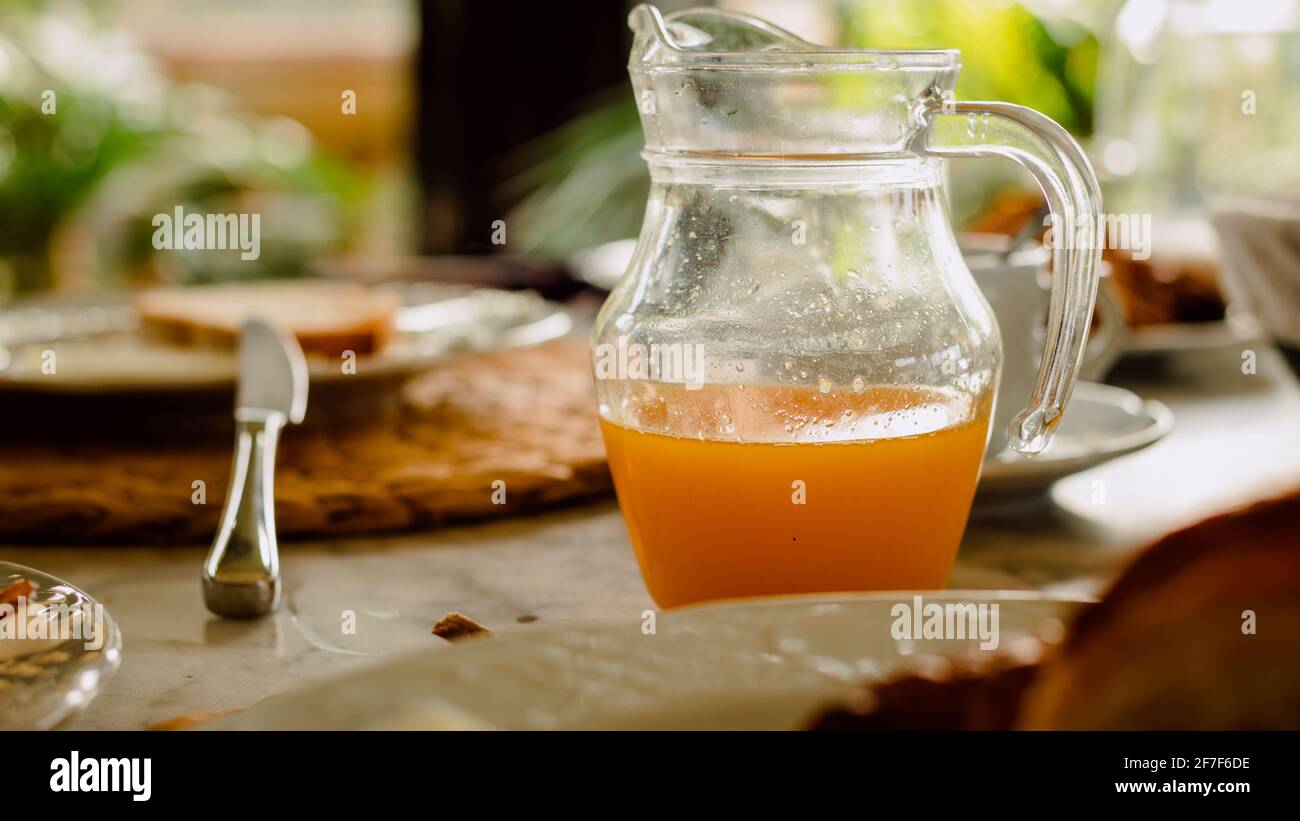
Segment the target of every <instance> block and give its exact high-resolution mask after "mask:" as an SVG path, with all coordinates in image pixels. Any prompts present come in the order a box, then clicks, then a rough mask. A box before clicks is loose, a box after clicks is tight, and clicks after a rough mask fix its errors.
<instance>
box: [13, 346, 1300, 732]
mask: <svg viewBox="0 0 1300 821" xmlns="http://www.w3.org/2000/svg"><path fill="white" fill-rule="evenodd" d="M1240 354H1241V352H1240V351H1231V350H1228V351H1218V352H1207V353H1197V354H1194V355H1190V356H1183V357H1181V358H1179V359H1177V360H1174V361H1172V362H1167V363H1166V364H1165V365H1164V366H1163V367H1162V368H1161V369H1159V371H1158V372H1154V373H1153V372H1152V368H1151V367H1149V366H1148V367H1143V368H1137V367H1133V366H1126V367H1125V368H1124V369H1122V370H1121V371H1120V372H1119V373H1117V374H1114V375H1113V376H1112V379H1111V380H1110V381H1111V382H1112V383H1114V384H1119V385H1121V386H1123V387H1127V388H1129V389H1130V390H1134V391H1136V392H1137V393H1139V394H1141V395H1142V396H1143V397H1145V398H1153V399H1159V400H1161V401H1164V402H1165V403H1166V404H1167V405H1169V407H1170V408H1171V409H1172V410H1173V412H1174V415H1175V429H1174V432H1173V433H1172V434H1171V435H1170V436H1169V437H1167V438H1166V439H1164V440H1163V441H1161V442H1159V443H1158V444H1156V445H1154V446H1153V447H1151V448H1148V449H1147V450H1144V451H1142V452H1139V453H1136V454H1133V455H1130V456H1127V457H1124V458H1122V459H1119V460H1116V461H1114V462H1111V463H1108V464H1105V465H1102V466H1099V467H1096V468H1093V469H1092V470H1089V471H1086V472H1085V473H1082V474H1077V475H1075V476H1072V477H1069V478H1067V479H1064V480H1062V481H1060V482H1058V483H1057V484H1056V486H1055V487H1054V488H1053V489H1052V492H1051V495H1050V497H1042V498H1040V499H1039V500H1036V501H1026V502H1025V503H1023V504H1019V505H1012V506H1005V505H1003V506H999V507H998V508H996V509H992V510H990V509H986V508H980V507H977V509H976V511H975V514H974V516H973V519H972V523H971V525H970V527H969V528H968V531H967V534H966V537H965V540H964V542H963V545H962V549H961V553H960V556H959V558H958V563H957V567H956V569H955V571H954V573H953V575H952V578H951V581H950V585H951V586H952V587H954V588H981V589H1040V590H1050V591H1060V592H1071V593H1093V592H1096V591H1098V589H1099V587H1100V586H1101V585H1102V584H1104V582H1105V580H1106V579H1107V578H1109V577H1110V576H1111V575H1112V574H1113V573H1114V572H1116V570H1117V569H1118V568H1119V567H1121V566H1122V564H1123V563H1124V562H1125V561H1126V560H1127V559H1128V558H1129V557H1130V556H1131V555H1132V553H1133V551H1134V550H1135V549H1136V548H1138V547H1139V546H1140V545H1142V544H1143V543H1144V542H1146V541H1148V540H1149V539H1151V538H1153V537H1155V536H1157V535H1159V534H1160V533H1163V532H1165V531H1166V530H1168V529H1169V528H1171V527H1174V526H1177V525H1180V524H1183V523H1186V522H1189V521H1192V520H1194V519H1196V518H1199V517H1201V516H1204V515H1206V514H1208V513H1212V512H1215V511H1217V510H1219V509H1223V508H1226V507H1230V506H1232V505H1235V504H1237V503H1240V502H1242V501H1247V500H1249V499H1252V498H1256V497H1259V496H1262V495H1267V494H1269V493H1271V492H1274V491H1276V490H1279V489H1281V488H1284V487H1287V486H1290V485H1295V484H1300V386H1297V383H1296V380H1295V378H1294V376H1293V375H1292V374H1291V372H1290V371H1289V370H1287V369H1286V367H1285V365H1284V364H1283V363H1282V360H1281V358H1280V357H1279V356H1278V355H1277V354H1276V352H1274V351H1272V350H1269V349H1267V348H1262V349H1261V350H1260V351H1259V359H1258V372H1257V373H1253V374H1243V373H1241V356H1240ZM1099 489H1100V491H1101V492H1099ZM203 554H204V548H202V547H198V546H195V547H176V548H168V549H159V548H147V549H146V548H129V547H127V548H107V547H106V548H100V549H88V548H75V549H74V548H59V547H20V546H0V559H5V560H9V561H15V562H19V563H21V564H26V565H31V566H35V567H39V568H40V569H42V570H45V571H47V572H49V573H51V574H54V575H56V576H60V577H63V578H65V579H67V580H69V581H71V582H73V583H75V584H77V585H79V586H81V587H82V588H84V589H85V590H87V591H88V592H90V593H91V594H92V595H95V596H96V597H98V598H99V599H100V600H101V601H103V602H104V603H105V604H106V605H107V606H108V608H109V611H110V612H111V613H112V614H113V615H114V617H115V618H116V619H117V621H118V623H119V625H120V627H121V629H122V635H123V638H124V656H123V662H122V666H121V669H120V671H119V673H118V675H117V676H116V678H115V679H114V680H113V681H112V682H110V683H109V685H108V686H107V687H106V688H105V689H104V690H103V692H102V693H101V694H100V695H99V697H98V698H97V699H96V700H95V701H94V702H93V703H92V704H91V705H90V706H89V707H88V708H87V709H86V710H85V711H84V712H83V713H82V714H81V715H79V716H77V717H76V718H74V719H72V720H71V721H70V722H69V723H68V725H67V726H69V727H72V728H123V729H139V728H145V727H147V726H149V725H151V724H153V723H155V722H158V721H163V720H166V719H170V718H173V717H176V716H179V715H185V714H189V713H193V712H200V711H210V710H219V709H237V708H242V707H246V706H249V705H251V704H254V703H256V702H258V701H260V700H262V699H264V698H266V697H268V696H271V695H275V694H279V693H283V692H286V691H290V690H293V689H295V688H298V687H301V686H303V685H305V684H307V683H309V682H315V681H318V680H320V679H321V678H323V677H327V676H331V675H334V674H338V673H341V672H344V671H348V670H352V669H355V668H358V667H361V666H364V665H368V664H374V663H376V662H377V661H379V660H380V659H382V658H385V657H388V656H391V655H392V654H396V653H401V652H407V651H417V650H421V649H428V650H431V651H440V650H445V649H446V648H447V647H448V646H449V645H448V644H447V643H446V642H444V641H443V640H442V639H440V638H437V637H435V636H433V635H432V634H431V632H430V630H431V627H432V625H433V623H434V622H436V621H437V620H438V619H439V618H440V617H441V616H442V615H443V614H445V613H446V612H448V611H452V610H455V611H459V612H462V613H464V614H466V615H468V616H470V617H472V618H474V619H476V620H478V621H479V622H481V623H483V624H485V625H487V626H489V627H490V628H492V629H494V630H498V631H505V630H527V629H530V626H531V625H535V624H553V623H573V624H584V623H590V622H596V621H613V620H624V621H628V622H631V621H634V620H636V619H638V618H639V616H640V614H641V612H642V611H643V610H646V609H648V608H652V607H653V606H654V605H653V603H652V602H651V601H650V599H649V597H648V596H647V594H646V592H645V588H644V587H643V586H642V584H641V579H640V576H639V574H638V571H637V567H636V562H635V559H634V557H633V555H632V550H631V547H630V545H629V542H628V537H627V532H626V530H625V529H624V526H623V522H622V520H621V518H620V517H619V515H618V510H617V508H616V507H615V505H614V504H613V502H612V501H610V502H603V503H599V504H595V505H592V506H587V507H583V508H576V509H570V510H566V511H560V512H556V513H552V514H549V515H545V516H540V517H535V518H531V519H522V520H512V521H502V522H496V523H486V524H482V525H478V526H473V527H462V528H456V529H448V530H443V531H439V532H435V533H425V534H412V535H403V536H396V537H384V538H369V539H349V540H346V541H344V540H340V541H326V542H311V543H292V544H286V545H284V546H283V548H282V554H283V571H284V578H285V596H284V601H283V604H282V606H281V608H280V610H279V612H277V613H276V614H275V615H274V616H271V617H268V618H266V619H263V620H260V621H254V622H228V621H222V620H219V619H216V618H214V617H212V616H210V615H209V614H208V612H207V611H206V610H205V609H204V607H203V603H202V600H201V596H200V591H199V566H200V562H201V560H202V557H203Z"/></svg>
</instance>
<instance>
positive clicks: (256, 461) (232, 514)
mask: <svg viewBox="0 0 1300 821" xmlns="http://www.w3.org/2000/svg"><path fill="white" fill-rule="evenodd" d="M287 421H288V420H287V417H286V416H285V415H284V414H283V413H279V412H278V411H253V412H249V411H238V412H236V414H235V459H234V464H233V465H232V467H231V470H230V489H229V490H228V491H227V493H226V502H225V506H224V507H223V508H222V510H221V524H220V525H219V526H218V528H217V537H216V539H215V540H214V541H213V543H212V549H211V550H210V551H208V558H207V561H205V562H204V563H203V601H204V603H205V604H206V605H207V606H208V609H209V610H211V611H212V612H213V613H216V614H217V615H218V616H225V617H227V618H236V619H248V618H256V617H258V616H264V615H266V614H267V613H270V612H271V611H272V610H274V609H275V607H276V605H277V604H278V603H279V601H280V555H279V552H278V550H277V548H276V543H275V445H276V442H277V441H278V440H279V438H280V429H281V428H283V427H284V425H285V423H286V422H287Z"/></svg>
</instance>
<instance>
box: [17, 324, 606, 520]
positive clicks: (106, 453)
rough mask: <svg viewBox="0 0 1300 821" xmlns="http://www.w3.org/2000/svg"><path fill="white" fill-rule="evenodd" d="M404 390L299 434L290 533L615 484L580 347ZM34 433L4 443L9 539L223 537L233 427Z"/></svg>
mask: <svg viewBox="0 0 1300 821" xmlns="http://www.w3.org/2000/svg"><path fill="white" fill-rule="evenodd" d="M400 390H401V391H402V394H401V401H400V403H394V404H396V405H397V406H396V407H394V408H391V409H390V410H389V411H388V412H387V413H382V414H381V413H378V412H377V413H376V414H374V415H373V416H372V417H371V418H366V419H362V420H358V419H352V420H350V421H337V422H333V423H330V424H319V425H311V424H308V425H304V426H303V427H301V428H290V429H288V430H286V431H285V433H284V436H283V439H282V440H281V443H280V453H279V459H278V463H277V468H276V480H275V481H276V487H275V497H276V520H277V526H278V530H279V533H280V535H281V537H282V538H283V537H288V538H295V537H297V538H302V537H321V536H336V535H341V534H360V533H380V532H394V531H403V530H419V529H428V528H434V527H438V526H441V525H444V524H447V523H449V522H462V521H470V520H487V519H496V518H502V517H508V516H519V515H524V514H529V513H535V512H537V511H541V510H545V509H547V508H551V507H555V506H557V505H562V504H566V503H571V502H575V501H578V500H584V499H592V498H595V497H600V496H605V495H607V494H609V493H610V491H611V487H612V486H611V483H610V478H609V472H608V469H607V467H606V464H605V451H604V446H603V444H602V442H601V438H600V430H599V426H598V424H597V417H596V404H595V397H594V394H593V390H592V382H591V371H590V366H589V364H588V354H587V348H586V346H585V345H583V344H581V343H579V342H576V341H573V340H561V341H559V342H554V343H550V344H547V345H544V346H541V347H537V348H531V349H524V350H515V351H504V352H498V353H492V354H483V355H477V356H472V357H466V358H462V359H456V360H451V361H449V362H447V363H445V364H443V365H440V366H438V367H437V368H435V369H433V370H431V371H429V372H427V373H425V374H422V375H420V376H417V377H415V378H414V379H412V380H411V381H410V382H408V383H407V384H406V385H405V386H403V387H402V388H400ZM312 415H313V408H312V407H311V406H310V404H309V407H308V422H311V417H312ZM38 427H39V426H38ZM51 427H55V428H61V427H63V426H62V425H58V426H51ZM232 431H233V428H232ZM34 433H35V435H34V436H32V435H27V434H26V433H25V434H24V435H23V436H22V437H19V438H11V439H10V441H6V442H5V443H4V444H3V445H2V446H0V540H3V541H5V542H11V543H12V542H27V543H51V544H86V543H100V542H102V543H157V544H185V543H200V542H206V541H209V540H210V539H211V538H212V536H213V533H214V532H215V530H216V526H217V520H218V518H219V516H220V513H221V505H222V501H223V498H224V496H225V493H226V483H227V480H228V477H229V471H230V460H231V444H232V442H233V432H232V434H231V436H230V437H212V436H207V437H198V438H193V437H192V438H189V439H175V438H172V439H163V440H151V439H149V438H148V437H147V436H145V437H139V436H137V437H134V438H133V439H132V440H131V441H114V442H109V441H103V440H96V439H94V438H89V439H80V440H79V439H76V438H75V437H66V436H60V432H59V430H50V431H41V430H37V431H35V432H34ZM199 482H201V483H202V485H198V484H196V483H199ZM500 483H504V484H500ZM200 488H202V489H203V491H204V494H203V496H205V498H201V495H200V494H199V493H198V489H200Z"/></svg>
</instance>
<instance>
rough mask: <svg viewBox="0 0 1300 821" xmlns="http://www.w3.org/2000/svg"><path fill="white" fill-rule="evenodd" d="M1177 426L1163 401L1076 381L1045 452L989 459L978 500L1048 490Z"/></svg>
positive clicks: (1149, 441) (1160, 437)
mask: <svg viewBox="0 0 1300 821" xmlns="http://www.w3.org/2000/svg"><path fill="white" fill-rule="evenodd" d="M1173 426H1174V416H1173V414H1172V413H1171V412H1170V411H1169V408H1167V407H1165V405H1164V404H1162V403H1160V402H1157V401H1155V400H1153V399H1142V398H1141V397H1139V396H1138V395H1137V394H1135V393H1133V392H1132V391H1126V390H1124V389H1123V388H1116V387H1114V386H1112V385H1100V384H1097V383H1096V382H1078V383H1076V384H1075V386H1074V394H1073V395H1072V396H1071V397H1070V404H1069V405H1068V406H1067V407H1066V409H1065V418H1064V419H1062V420H1061V426H1060V427H1059V428H1058V429H1057V431H1056V435H1055V436H1054V437H1053V438H1052V442H1051V444H1049V445H1048V446H1047V449H1046V450H1044V451H1043V452H1042V453H1040V454H1038V455H1037V456H1033V457H1027V456H1019V455H1017V454H1013V453H1010V452H1004V453H1002V454H1001V455H999V456H997V457H992V458H989V459H987V460H986V461H985V462H984V470H983V472H982V473H981V474H980V483H979V489H978V491H977V494H976V500H977V501H987V500H989V499H990V498H994V497H1006V496H1013V495H1023V494H1029V493H1040V492H1045V491H1046V490H1048V489H1049V488H1050V487H1051V486H1052V483H1053V482H1055V481H1056V480H1057V479H1061V478H1063V477H1065V476H1069V475H1071V474H1073V473H1078V472H1079V471H1082V470H1087V469H1088V468H1091V467H1096V466H1097V465H1100V464H1102V463H1103V462H1109V461H1110V460H1111V459H1115V458H1118V457H1120V456H1124V455H1125V454H1129V453H1133V452H1134V451H1138V450H1141V449H1142V448H1145V447H1149V446H1151V445H1153V444H1155V443H1156V442H1158V441H1160V440H1161V439H1162V438H1164V436H1165V435H1167V434H1168V433H1169V431H1171V430H1173Z"/></svg>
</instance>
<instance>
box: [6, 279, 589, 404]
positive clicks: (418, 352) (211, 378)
mask: <svg viewBox="0 0 1300 821" xmlns="http://www.w3.org/2000/svg"><path fill="white" fill-rule="evenodd" d="M376 287H380V288H384V289H388V290H393V291H396V292H397V294H398V295H399V297H400V298H401V301H402V308H401V309H399V311H398V314H397V318H396V325H397V333H396V335H395V338H394V339H393V341H392V342H391V343H390V344H389V345H388V346H387V347H386V348H385V349H384V350H383V351H382V352H380V353H379V354H376V355H374V356H363V357H359V358H358V359H357V362H356V370H355V373H345V372H344V369H343V368H342V367H341V363H340V360H338V359H335V358H330V357H315V356H308V357H307V368H308V372H309V376H310V379H311V382H312V384H313V385H320V384H328V383H338V382H343V381H345V380H355V381H358V382H362V381H369V380H371V379H380V378H393V377H398V376H403V375H405V374H408V373H412V372H414V371H418V370H419V369H421V368H425V367H428V366H429V365H431V364H433V363H435V362H437V361H438V360H439V359H442V358H444V357H446V356H449V355H451V354H455V353H460V352H466V351H483V350H492V349H497V348H509V347H515V346H520V345H531V344H536V343H539V342H545V341H547V340H550V339H555V338H557V337H560V336H563V335H564V334H566V333H568V332H569V330H570V328H571V327H572V322H571V320H570V318H569V315H568V314H567V313H565V311H564V309H563V308H561V307H560V306H558V305H556V304H554V303H552V302H548V301H547V300H545V299H542V298H541V297H539V296H537V295H536V294H533V293H530V292H515V291H498V290H491V289H485V288H470V287H467V286H454V285H435V284H430V283H419V284H406V285H383V286H376ZM135 325H136V318H135V315H134V312H133V311H132V310H131V308H130V306H129V305H128V304H127V303H126V301H125V298H123V297H121V296H117V297H109V298H100V299H99V301H97V302H92V303H71V304H60V303H39V302H38V303H32V304H30V305H28V306H26V307H20V308H11V309H8V310H4V311H0V346H3V347H0V391H4V390H19V391H40V392H50V393H66V394H80V393H117V392H133V391H190V390H204V389H208V390H210V389H214V388H233V386H234V383H235V379H236V375H237V370H238V361H237V358H236V356H235V353H234V351H229V352H226V351H209V350H202V349H187V348H179V347H172V346H168V345H161V344H151V343H149V342H146V341H144V340H142V339H141V338H140V337H139V335H138V334H137V333H136V332H135ZM47 351H53V352H54V353H55V360H54V362H55V364H56V368H55V372H54V373H53V374H48V373H46V372H45V370H46V369H43V367H42V366H43V364H44V363H45V361H46V359H47V355H46V352H47Z"/></svg>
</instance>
